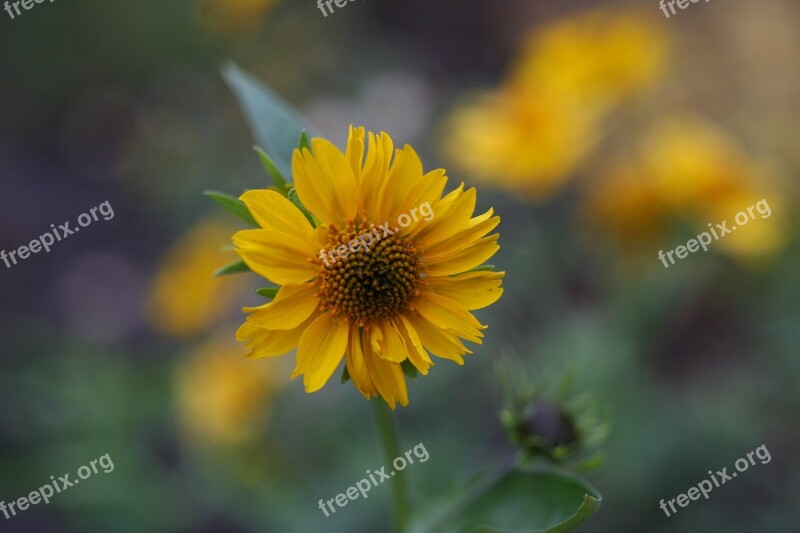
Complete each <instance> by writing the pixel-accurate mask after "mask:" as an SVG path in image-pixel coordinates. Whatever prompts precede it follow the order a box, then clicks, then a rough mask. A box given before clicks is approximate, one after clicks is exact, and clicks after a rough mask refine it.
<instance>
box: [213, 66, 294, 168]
mask: <svg viewBox="0 0 800 533" xmlns="http://www.w3.org/2000/svg"><path fill="white" fill-rule="evenodd" d="M222 75H223V77H224V78H225V81H226V82H227V83H228V86H229V87H230V88H231V89H232V90H233V92H234V94H235V95H236V98H237V100H238V101H239V105H240V106H241V108H242V111H243V113H244V115H245V118H246V119H247V122H248V124H249V125H250V130H251V131H252V132H253V136H254V137H255V139H256V142H257V143H258V145H259V146H261V147H262V148H264V151H265V152H266V153H267V154H269V156H270V157H271V158H272V160H273V161H274V162H275V164H276V165H277V167H278V168H279V169H280V171H281V172H282V173H283V175H284V176H291V174H292V153H293V152H294V150H295V148H296V147H297V136H298V135H299V134H300V132H301V131H303V130H304V129H306V126H305V125H304V121H303V119H302V118H301V116H300V114H299V113H298V112H297V111H296V110H295V109H294V108H293V107H292V106H291V105H289V103H287V102H286V101H284V100H283V99H282V98H281V97H280V96H278V95H277V94H276V93H275V92H273V91H272V90H271V89H269V88H268V87H267V86H266V85H264V84H263V83H262V82H261V81H259V80H258V79H256V78H255V77H254V76H252V75H251V74H249V73H247V72H245V71H244V70H242V69H241V68H239V67H238V66H237V65H236V64H235V63H233V62H230V63H228V64H227V65H225V66H223V67H222Z"/></svg>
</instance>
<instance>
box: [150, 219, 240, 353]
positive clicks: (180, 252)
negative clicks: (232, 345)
mask: <svg viewBox="0 0 800 533" xmlns="http://www.w3.org/2000/svg"><path fill="white" fill-rule="evenodd" d="M228 228H229V225H228V224H227V223H223V222H221V221H218V220H216V219H207V220H204V221H201V222H200V223H198V224H197V225H195V226H194V227H193V228H192V229H191V230H190V231H189V232H188V233H187V234H186V235H185V236H184V237H183V238H182V239H181V240H180V241H179V242H178V243H176V244H175V245H174V246H173V247H172V248H171V249H170V250H169V251H168V252H167V254H166V255H165V256H164V258H163V259H162V261H161V265H160V267H159V269H158V272H157V273H156V275H155V277H154V279H153V281H152V287H151V290H150V298H149V313H148V315H149V318H150V322H151V323H152V325H153V327H154V328H156V329H157V330H159V331H161V332H163V333H167V334H169V335H173V336H175V337H179V338H187V337H191V336H194V335H197V334H198V333H201V332H202V331H203V330H204V329H205V328H207V327H208V326H209V325H211V324H212V323H214V322H216V321H217V320H218V319H219V318H220V317H221V316H223V315H224V314H225V313H226V312H228V311H230V307H231V305H232V304H233V302H234V300H235V299H236V298H237V296H238V295H239V293H238V291H237V289H238V288H240V287H243V285H242V280H241V279H234V278H233V277H232V276H229V277H227V278H224V279H221V280H219V279H214V278H213V277H212V274H213V273H214V271H215V270H217V269H218V268H220V267H221V266H224V265H225V264H227V263H231V262H233V261H235V260H236V254H235V253H234V252H233V251H232V250H231V251H228V252H223V251H222V246H223V245H224V244H225V243H226V242H227V241H228V240H229V238H230V230H229V229H228Z"/></svg>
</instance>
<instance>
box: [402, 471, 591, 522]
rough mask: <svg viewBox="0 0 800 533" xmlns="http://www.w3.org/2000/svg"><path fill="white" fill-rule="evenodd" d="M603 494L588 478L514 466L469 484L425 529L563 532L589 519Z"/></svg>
mask: <svg viewBox="0 0 800 533" xmlns="http://www.w3.org/2000/svg"><path fill="white" fill-rule="evenodd" d="M600 502H601V497H600V494H599V493H598V492H597V490H596V489H595V488H594V487H592V486H591V485H590V484H589V483H588V482H587V481H586V480H584V479H582V478H580V477H578V476H575V475H573V474H570V473H567V472H563V471H557V470H534V469H530V468H527V467H516V468H513V469H511V470H509V471H507V472H505V473H503V474H502V475H501V476H499V477H498V478H495V479H494V480H493V481H490V482H488V483H480V484H478V486H472V487H468V488H467V489H466V490H465V493H464V495H463V496H462V497H461V498H459V499H458V502H457V503H456V504H455V505H453V506H452V507H451V508H450V509H449V510H447V511H446V512H445V513H444V514H440V515H439V516H438V517H437V518H436V520H435V521H434V522H433V523H430V524H426V525H423V526H421V527H417V528H416V529H415V531H418V532H425V533H434V532H436V533H450V532H452V533H456V532H458V533H462V532H471V533H506V532H509V533H510V532H512V531H513V532H514V533H566V532H569V531H573V530H574V529H575V528H576V527H578V526H579V525H581V524H582V523H584V522H585V521H586V520H588V519H589V518H590V517H591V516H592V515H593V514H594V513H595V512H596V511H597V509H599V507H600Z"/></svg>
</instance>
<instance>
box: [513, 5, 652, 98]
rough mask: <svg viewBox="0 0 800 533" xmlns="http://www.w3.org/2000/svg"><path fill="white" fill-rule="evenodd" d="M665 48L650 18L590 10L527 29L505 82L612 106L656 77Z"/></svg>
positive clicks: (644, 86)
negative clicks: (547, 89) (535, 28)
mask: <svg viewBox="0 0 800 533" xmlns="http://www.w3.org/2000/svg"><path fill="white" fill-rule="evenodd" d="M667 50H668V41H667V38H666V35H665V33H664V31H663V29H662V27H661V26H660V25H658V24H656V23H654V22H652V21H651V19H648V18H646V17H644V16H641V15H639V14H636V13H633V12H630V11H626V12H624V13H614V12H607V11H591V12H588V13H582V14H580V15H577V16H575V17H570V18H565V19H561V20H558V21H556V22H554V23H552V24H550V25H548V26H545V27H544V28H541V29H537V30H536V31H533V32H531V33H530V34H529V36H528V37H527V39H526V40H525V43H524V45H523V48H522V53H521V54H520V56H519V57H518V59H517V61H516V62H515V64H514V66H513V69H512V73H511V76H510V80H509V83H511V84H518V85H522V86H528V87H531V86H533V87H541V86H547V87H548V88H549V89H550V90H552V91H555V92H556V93H558V94H560V95H562V96H563V97H573V98H577V99H578V100H580V101H581V102H584V103H592V104H595V105H597V104H613V103H616V102H617V101H619V100H620V99H622V98H623V97H625V96H628V95H630V94H632V93H635V92H637V91H640V90H642V89H644V88H646V87H647V86H648V85H650V84H651V83H652V82H654V81H655V80H657V79H658V78H659V77H660V75H661V73H662V72H663V70H664V65H665V60H666V56H667Z"/></svg>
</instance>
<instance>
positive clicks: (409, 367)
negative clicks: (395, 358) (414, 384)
mask: <svg viewBox="0 0 800 533" xmlns="http://www.w3.org/2000/svg"><path fill="white" fill-rule="evenodd" d="M400 368H401V369H402V370H403V374H405V375H406V376H408V377H409V378H411V379H417V376H419V370H417V367H415V366H414V365H413V364H412V363H411V361H409V360H408V359H406V360H405V361H403V362H402V363H400Z"/></svg>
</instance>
